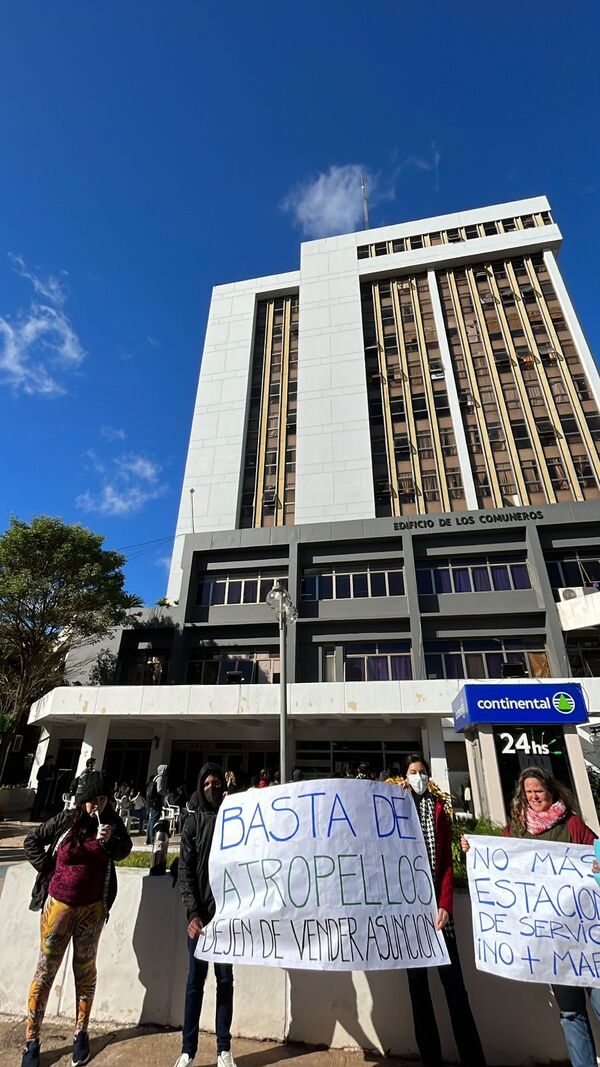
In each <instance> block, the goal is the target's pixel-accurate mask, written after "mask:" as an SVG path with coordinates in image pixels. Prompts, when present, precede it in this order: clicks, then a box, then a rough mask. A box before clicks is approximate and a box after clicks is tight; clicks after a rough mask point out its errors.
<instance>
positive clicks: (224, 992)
mask: <svg viewBox="0 0 600 1067" xmlns="http://www.w3.org/2000/svg"><path fill="white" fill-rule="evenodd" d="M187 941H188V955H189V958H190V966H189V970H188V976H187V982H186V986H185V1012H184V1017H183V1035H182V1043H181V1051H182V1052H187V1054H188V1056H191V1057H192V1059H193V1058H194V1056H195V1055H196V1052H197V1050H198V1032H199V1030H200V1012H201V1011H202V999H203V997H204V983H205V981H206V975H207V974H208V960H198V959H196V957H195V956H194V952H195V950H196V945H197V943H198V939H197V938H191V937H188V939H187ZM214 968H215V978H216V979H217V1011H216V1018H215V1030H216V1033H217V1054H218V1053H219V1052H228V1051H229V1049H230V1048H231V1019H232V1017H233V967H232V966H231V964H230V963H215V964H214Z"/></svg>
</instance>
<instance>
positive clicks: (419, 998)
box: [407, 937, 485, 1067]
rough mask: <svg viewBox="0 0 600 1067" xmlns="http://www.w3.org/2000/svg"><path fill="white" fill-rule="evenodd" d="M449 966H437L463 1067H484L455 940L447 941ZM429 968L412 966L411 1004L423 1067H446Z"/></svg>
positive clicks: (409, 983)
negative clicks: (444, 1065)
mask: <svg viewBox="0 0 600 1067" xmlns="http://www.w3.org/2000/svg"><path fill="white" fill-rule="evenodd" d="M446 947H447V949H448V955H449V957H450V964H449V965H448V966H446V967H438V968H437V972H438V974H439V976H440V979H441V982H442V986H443V987H444V993H445V994H446V1001H447V1003H448V1011H449V1012H450V1022H451V1024H452V1032H453V1034H454V1040H455V1041H456V1047H457V1049H458V1055H459V1057H460V1062H461V1063H462V1064H463V1067H485V1056H484V1055H483V1048H482V1047H481V1041H480V1040H479V1034H478V1033H477V1027H476V1025H475V1020H474V1018H473V1013H472V1011H471V1005H470V1004H469V997H468V995H467V990H466V989H465V983H464V979H463V975H462V968H461V966H460V959H459V957H458V948H457V946H456V938H455V937H447V938H446ZM432 969H433V968H430V967H410V968H409V969H408V971H407V975H408V988H409V990H410V999H411V1002H412V1010H413V1019H414V1024H415V1037H416V1039H417V1046H418V1049H419V1053H420V1056H421V1059H422V1061H423V1064H424V1067H443V1062H444V1061H443V1060H442V1047H441V1045H440V1035H439V1031H438V1028H437V1022H436V1019H435V1014H434V1011H433V1003H432V1001H431V993H430V990H429V971H430V970H432Z"/></svg>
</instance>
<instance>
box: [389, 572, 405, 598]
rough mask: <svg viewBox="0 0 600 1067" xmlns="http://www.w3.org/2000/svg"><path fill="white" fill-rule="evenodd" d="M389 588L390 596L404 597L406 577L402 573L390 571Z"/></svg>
mask: <svg viewBox="0 0 600 1067" xmlns="http://www.w3.org/2000/svg"><path fill="white" fill-rule="evenodd" d="M388 586H389V592H390V596H404V575H403V573H402V571H389V573H388Z"/></svg>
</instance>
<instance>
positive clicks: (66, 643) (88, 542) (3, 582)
mask: <svg viewBox="0 0 600 1067" xmlns="http://www.w3.org/2000/svg"><path fill="white" fill-rule="evenodd" d="M103 543H104V538H103V537H101V536H100V535H98V534H94V533H92V532H91V531H90V530H86V529H85V527H83V526H80V525H78V524H73V525H69V524H67V523H64V522H63V521H62V520H61V519H53V518H49V517H48V516H46V515H40V516H38V517H37V518H33V519H32V520H31V522H30V523H26V522H22V521H21V520H20V519H15V518H13V519H12V520H11V523H10V526H9V528H8V530H6V531H5V533H4V534H3V535H2V536H1V537H0V769H1V768H2V767H3V766H4V756H5V754H6V752H7V751H8V747H9V745H10V742H11V740H12V737H13V735H14V734H15V733H16V732H17V730H18V729H19V727H20V726H21V725H24V724H25V723H26V721H27V714H28V711H29V708H30V706H31V704H32V703H33V701H35V700H38V699H39V697H41V696H43V694H44V693H46V692H48V690H50V689H52V688H53V687H54V686H56V685H60V684H61V683H62V682H63V680H64V667H65V659H66V657H67V655H68V653H69V652H71V651H72V650H73V649H75V648H78V647H81V646H82V645H85V644H88V643H90V642H94V641H99V640H101V639H102V638H104V637H109V636H110V635H111V634H112V631H113V629H114V627H115V626H118V625H122V624H124V623H125V622H126V620H127V611H128V609H130V608H132V607H137V606H139V604H140V600H139V598H138V597H134V596H131V595H130V594H129V593H127V592H126V591H125V589H124V581H125V579H124V575H123V571H122V567H123V565H124V563H125V557H124V556H122V555H120V554H119V553H118V552H112V551H107V550H106V549H104V548H103V547H102V545H103Z"/></svg>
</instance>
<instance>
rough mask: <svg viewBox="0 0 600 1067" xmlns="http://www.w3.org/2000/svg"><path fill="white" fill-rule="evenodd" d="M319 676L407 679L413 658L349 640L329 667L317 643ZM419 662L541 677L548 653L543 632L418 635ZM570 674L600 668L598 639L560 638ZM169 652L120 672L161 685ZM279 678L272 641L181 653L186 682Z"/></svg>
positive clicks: (387, 646) (402, 646) (431, 668)
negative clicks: (437, 638)
mask: <svg viewBox="0 0 600 1067" xmlns="http://www.w3.org/2000/svg"><path fill="white" fill-rule="evenodd" d="M321 651H322V681H324V682H335V681H342V680H345V681H347V682H387V681H410V680H411V679H412V663H411V655H410V642H409V641H402V640H396V641H370V642H349V643H347V644H346V645H344V646H343V647H342V649H341V661H340V662H341V663H342V664H343V675H342V676H341V677H340V676H338V672H337V670H336V664H337V662H338V660H337V650H336V648H335V647H334V646H326V647H323V648H322V650H321ZM424 652H425V668H426V676H427V678H429V679H435V678H472V679H476V678H507V677H530V678H547V677H549V675H550V669H549V664H548V657H547V653H546V650H545V648H544V639H543V638H542V637H533V638H502V637H498V638H490V637H486V638H481V639H462V640H447V641H428V642H425V646H424ZM567 654H568V657H569V663H570V666H571V670H572V672H573V674H574V676H575V677H597V676H598V674H599V673H600V642H599V641H598V639H597V638H581V639H572V640H570V642H569V644H568V645H567ZM168 658H169V657H168V653H166V652H160V653H158V654H152V653H149V652H147V653H145V654H144V655H142V654H141V653H137V654H136V655H134V656H133V657H132V658H131V660H130V662H129V665H128V669H126V670H125V672H124V674H123V679H122V680H123V682H124V683H125V684H130V685H161V684H163V685H164V684H165V681H166V671H167V666H168ZM279 679H280V660H279V650H278V649H277V648H265V649H252V650H240V649H235V648H230V649H210V650H209V649H201V648H200V649H193V650H191V651H190V653H189V655H188V660H187V673H186V682H187V684H189V685H231V684H240V683H244V684H249V685H276V684H277V683H278V682H279Z"/></svg>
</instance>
